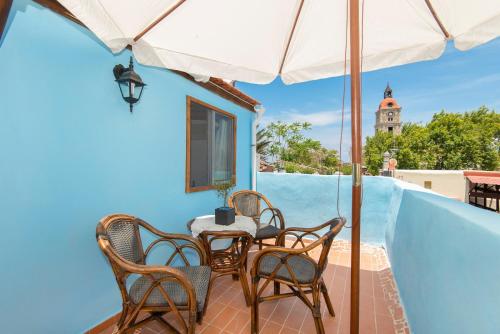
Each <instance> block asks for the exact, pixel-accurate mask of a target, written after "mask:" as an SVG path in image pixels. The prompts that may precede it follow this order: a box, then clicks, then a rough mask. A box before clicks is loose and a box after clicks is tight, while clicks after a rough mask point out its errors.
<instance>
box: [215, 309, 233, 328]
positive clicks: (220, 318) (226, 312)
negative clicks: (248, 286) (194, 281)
mask: <svg viewBox="0 0 500 334" xmlns="http://www.w3.org/2000/svg"><path fill="white" fill-rule="evenodd" d="M238 312H239V311H238V309H236V308H234V307H231V306H226V307H225V308H224V309H223V310H222V312H220V313H219V315H217V317H215V318H214V319H213V320H211V321H210V320H209V323H210V325H212V326H215V327H219V328H224V327H226V326H227V324H228V323H230V322H231V321H232V320H233V318H234V317H235V316H236V315H237V314H238Z"/></svg>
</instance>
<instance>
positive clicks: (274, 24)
mask: <svg viewBox="0 0 500 334" xmlns="http://www.w3.org/2000/svg"><path fill="white" fill-rule="evenodd" d="M59 2H60V3H62V4H63V5H64V6H65V7H66V8H67V9H68V10H69V11H71V12H72V13H73V14H74V15H75V16H76V17H77V18H78V19H79V20H80V21H82V22H83V23H84V24H85V25H86V26H87V27H88V28H89V29H90V30H92V31H93V32H94V33H95V34H96V35H97V36H98V37H99V38H100V39H101V40H102V41H103V42H104V43H105V44H106V45H107V46H108V47H109V48H110V49H111V50H112V51H113V52H119V51H121V50H123V49H124V48H125V47H127V45H131V46H132V50H133V53H134V55H135V57H136V58H137V61H138V62H139V63H142V64H145V65H152V66H159V67H166V68H170V69H176V70H181V71H184V72H188V73H192V74H198V75H204V76H215V77H219V78H224V79H231V80H239V81H246V82H252V83H268V82H270V81H272V80H273V79H274V78H275V77H276V76H278V75H281V77H282V79H283V81H284V82H285V83H296V82H302V81H308V80H314V79H320V78H326V77H331V76H336V75H342V74H343V73H344V70H343V67H344V45H345V39H346V27H347V25H346V19H347V15H346V10H347V8H346V7H347V1H346V0H305V1H301V0H216V1H206V0H187V1H186V0H155V1H153V0H150V1H136V0H122V1H114V0H59ZM363 7H364V13H363V14H364V15H363V19H362V21H363V26H364V29H363V31H364V33H363V41H364V42H363V70H364V71H369V70H375V69H379V68H384V67H388V66H394V65H401V64H407V63H411V62H416V61H421V60H429V59H434V58H437V57H439V56H440V55H441V54H442V52H443V50H444V49H445V46H446V41H447V40H448V39H454V40H455V46H456V47H457V48H458V49H460V50H467V49H470V48H472V47H474V46H476V45H479V44H481V43H484V42H487V41H489V40H491V39H493V38H495V37H497V36H498V35H499V34H500V1H498V0H476V1H469V0H462V1H458V0H432V1H431V0H427V1H425V0H407V1H401V0H365V3H364V5H363Z"/></svg>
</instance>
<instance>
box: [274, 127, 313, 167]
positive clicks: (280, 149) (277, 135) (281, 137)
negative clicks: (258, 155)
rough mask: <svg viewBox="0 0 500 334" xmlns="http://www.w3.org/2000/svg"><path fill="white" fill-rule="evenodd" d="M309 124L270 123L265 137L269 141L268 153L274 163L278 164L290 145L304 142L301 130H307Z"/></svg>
mask: <svg viewBox="0 0 500 334" xmlns="http://www.w3.org/2000/svg"><path fill="white" fill-rule="evenodd" d="M310 128H311V123H307V122H303V123H301V122H294V123H290V124H289V123H283V122H281V121H278V122H272V123H271V124H269V125H268V126H267V128H266V131H267V135H268V137H269V139H270V140H271V144H270V146H269V149H268V152H269V154H270V155H271V157H272V159H273V161H274V162H276V163H280V162H281V160H282V157H283V155H284V154H285V153H286V152H285V151H286V149H287V148H288V145H289V144H290V143H294V142H300V141H302V140H304V135H303V134H302V131H303V130H309V129H310Z"/></svg>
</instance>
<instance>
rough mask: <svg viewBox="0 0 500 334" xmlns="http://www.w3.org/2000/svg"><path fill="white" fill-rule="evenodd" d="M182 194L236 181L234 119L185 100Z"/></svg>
mask: <svg viewBox="0 0 500 334" xmlns="http://www.w3.org/2000/svg"><path fill="white" fill-rule="evenodd" d="M186 112H187V118H186V123H187V124H186V127H187V129H186V192H194V191H202V190H209V189H213V188H214V185H215V184H216V183H217V182H222V181H231V182H233V183H234V182H236V176H235V175H236V173H235V172H236V145H235V144H236V116H234V115H232V114H230V113H228V112H225V111H223V110H220V109H218V108H216V107H214V106H211V105H209V104H207V103H204V102H202V101H199V100H197V99H195V98H193V97H190V96H188V97H187V111H186Z"/></svg>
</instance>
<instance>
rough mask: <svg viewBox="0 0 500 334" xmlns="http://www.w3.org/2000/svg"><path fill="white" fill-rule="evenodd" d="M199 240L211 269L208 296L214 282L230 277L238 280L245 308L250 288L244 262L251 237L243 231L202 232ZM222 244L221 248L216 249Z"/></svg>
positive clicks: (251, 240)
mask: <svg viewBox="0 0 500 334" xmlns="http://www.w3.org/2000/svg"><path fill="white" fill-rule="evenodd" d="M199 238H200V239H201V242H202V244H203V246H204V247H205V251H206V253H207V254H208V262H209V263H210V266H211V267H212V273H214V275H212V278H211V279H210V285H209V290H208V295H209V296H210V291H211V289H212V286H213V283H214V281H215V280H216V279H217V278H219V277H221V276H225V275H232V276H233V279H235V280H236V279H239V280H240V283H241V287H242V288H243V295H244V296H245V302H246V304H247V306H250V305H251V302H250V288H249V287H248V281H247V275H246V260H247V255H248V250H249V249H250V247H251V246H252V244H253V238H252V236H251V235H250V234H249V233H247V232H244V231H204V232H202V233H200V235H199ZM217 244H223V248H219V247H217Z"/></svg>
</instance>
